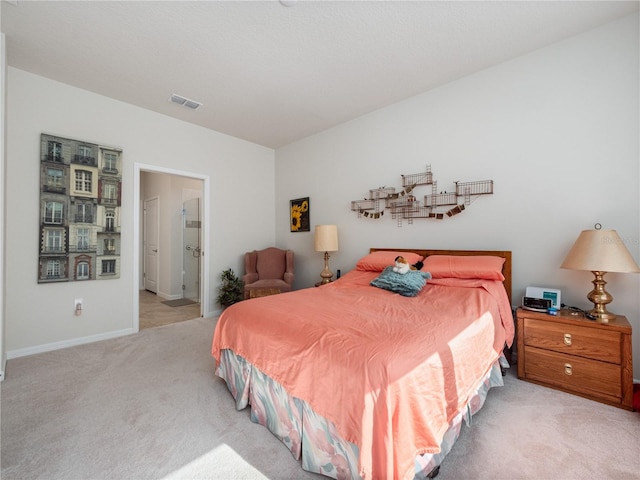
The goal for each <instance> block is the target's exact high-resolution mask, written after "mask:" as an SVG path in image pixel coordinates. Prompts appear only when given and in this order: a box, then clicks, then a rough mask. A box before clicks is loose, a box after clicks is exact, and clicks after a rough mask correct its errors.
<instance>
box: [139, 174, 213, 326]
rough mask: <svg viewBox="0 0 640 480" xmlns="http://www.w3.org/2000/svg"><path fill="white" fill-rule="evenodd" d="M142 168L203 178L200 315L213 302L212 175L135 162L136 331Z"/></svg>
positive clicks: (142, 201)
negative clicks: (211, 268)
mask: <svg viewBox="0 0 640 480" xmlns="http://www.w3.org/2000/svg"><path fill="white" fill-rule="evenodd" d="M140 172H154V173H166V174H169V175H176V176H179V177H187V178H195V179H197V180H202V210H201V214H202V269H201V271H200V315H201V316H203V317H206V316H207V315H208V314H209V305H210V302H211V300H210V293H209V292H210V288H209V287H210V285H209V282H210V275H209V270H210V268H209V263H210V262H209V259H208V255H209V251H208V246H209V244H210V228H211V226H210V225H209V221H208V220H209V201H210V200H209V199H210V179H209V176H208V175H202V174H199V173H193V172H187V171H184V170H176V169H173V168H165V167H159V166H157V165H148V164H144V163H134V164H133V198H134V201H135V202H137V205H138V208H134V209H133V273H132V276H133V278H132V280H133V282H132V284H133V292H134V295H133V319H132V325H133V329H134V331H136V332H138V331H139V330H140V293H139V291H140V261H141V257H140V247H141V241H142V235H141V229H142V220H141V213H142V208H143V207H144V200H143V199H142V198H140V190H141V188H140Z"/></svg>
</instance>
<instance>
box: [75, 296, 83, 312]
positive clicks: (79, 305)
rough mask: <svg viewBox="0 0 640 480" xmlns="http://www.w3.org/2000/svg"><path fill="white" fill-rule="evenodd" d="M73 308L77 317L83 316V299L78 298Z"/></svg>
mask: <svg viewBox="0 0 640 480" xmlns="http://www.w3.org/2000/svg"><path fill="white" fill-rule="evenodd" d="M73 305H74V306H73V308H74V312H75V314H76V317H78V316H80V315H82V308H83V307H82V299H81V298H76V299H75V301H74V304H73Z"/></svg>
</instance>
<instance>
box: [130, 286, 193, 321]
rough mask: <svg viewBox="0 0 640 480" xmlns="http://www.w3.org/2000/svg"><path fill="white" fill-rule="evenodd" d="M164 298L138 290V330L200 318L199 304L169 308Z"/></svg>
mask: <svg viewBox="0 0 640 480" xmlns="http://www.w3.org/2000/svg"><path fill="white" fill-rule="evenodd" d="M163 301H164V298H162V297H159V296H158V295H156V294H155V293H151V292H149V291H147V290H140V330H143V329H145V328H153V327H160V326H162V325H168V324H170V323H176V322H183V321H185V320H193V319H194V318H198V317H199V316H200V304H199V303H195V304H193V305H185V306H183V307H170V306H168V305H165V304H163V303H162V302H163Z"/></svg>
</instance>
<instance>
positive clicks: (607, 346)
mask: <svg viewBox="0 0 640 480" xmlns="http://www.w3.org/2000/svg"><path fill="white" fill-rule="evenodd" d="M621 339H622V336H621V334H620V333H619V332H617V331H613V330H611V331H608V330H604V329H602V328H590V327H587V326H577V325H563V324H560V323H552V322H548V321H544V320H537V319H533V318H525V320H524V343H525V345H528V346H532V347H538V348H543V349H546V350H553V351H556V352H559V353H567V354H571V355H578V356H580V357H586V358H590V359H594V360H602V361H604V362H610V363H615V364H618V365H619V364H620V363H621V354H620V342H621Z"/></svg>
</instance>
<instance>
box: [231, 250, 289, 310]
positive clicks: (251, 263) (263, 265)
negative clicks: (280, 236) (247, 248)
mask: <svg viewBox="0 0 640 480" xmlns="http://www.w3.org/2000/svg"><path fill="white" fill-rule="evenodd" d="M244 269H245V273H244V275H243V276H242V281H243V282H244V298H245V299H246V298H251V297H254V296H255V297H260V296H264V295H269V294H273V293H282V292H290V291H291V285H292V284H293V278H294V273H293V251H292V250H281V249H279V248H276V247H269V248H265V249H264V250H254V251H253V252H247V253H245V256H244Z"/></svg>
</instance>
